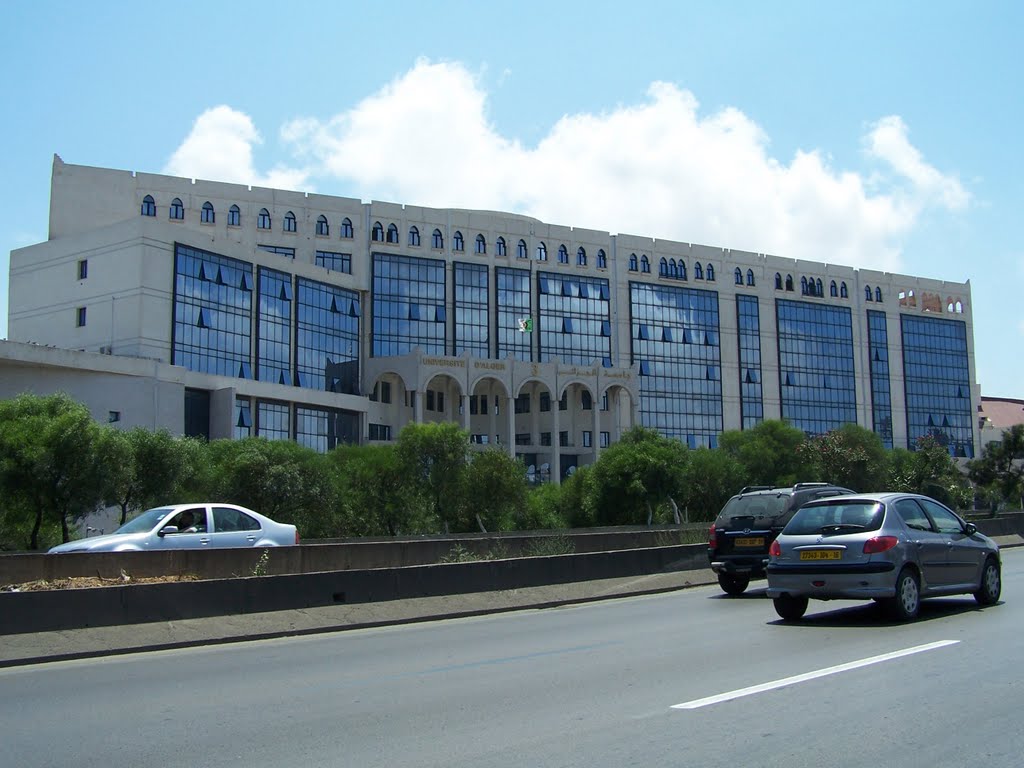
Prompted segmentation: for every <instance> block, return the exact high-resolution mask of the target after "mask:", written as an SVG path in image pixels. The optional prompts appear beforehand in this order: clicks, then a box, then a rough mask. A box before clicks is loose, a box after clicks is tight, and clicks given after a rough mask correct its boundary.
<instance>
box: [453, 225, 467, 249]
mask: <svg viewBox="0 0 1024 768" xmlns="http://www.w3.org/2000/svg"><path fill="white" fill-rule="evenodd" d="M452 250H453V251H464V250H466V241H465V240H463V239H462V233H461V232H459V230H455V234H454V235H452Z"/></svg>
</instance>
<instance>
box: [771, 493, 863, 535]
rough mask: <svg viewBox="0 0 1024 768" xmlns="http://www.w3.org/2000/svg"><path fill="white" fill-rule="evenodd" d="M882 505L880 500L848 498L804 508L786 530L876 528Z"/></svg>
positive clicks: (833, 531) (832, 531) (839, 531)
mask: <svg viewBox="0 0 1024 768" xmlns="http://www.w3.org/2000/svg"><path fill="white" fill-rule="evenodd" d="M882 516H883V507H882V505H881V504H879V503H878V502H877V501H865V500H861V501H849V502H836V503H832V504H813V505H810V506H805V507H801V508H800V509H799V510H798V511H797V513H796V514H795V515H793V519H792V520H790V521H789V524H788V525H786V527H785V528H784V529H783V531H782V532H783V533H784V534H788V535H796V536H800V535H808V534H822V533H823V534H826V535H827V534H842V533H856V532H858V531H877V530H878V529H879V528H880V527H881V525H882Z"/></svg>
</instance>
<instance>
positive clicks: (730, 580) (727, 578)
mask: <svg viewBox="0 0 1024 768" xmlns="http://www.w3.org/2000/svg"><path fill="white" fill-rule="evenodd" d="M749 584H750V578H749V577H747V576H733V575H732V574H729V573H720V574H718V586H720V587H721V588H722V591H723V592H725V594H727V595H732V596H734V597H735V596H736V595H742V594H743V593H744V591H746V589H747V585H749Z"/></svg>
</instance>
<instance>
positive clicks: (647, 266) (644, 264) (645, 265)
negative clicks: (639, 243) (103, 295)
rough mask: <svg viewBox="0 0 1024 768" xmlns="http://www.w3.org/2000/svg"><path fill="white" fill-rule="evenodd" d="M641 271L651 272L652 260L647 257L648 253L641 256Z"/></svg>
mask: <svg viewBox="0 0 1024 768" xmlns="http://www.w3.org/2000/svg"><path fill="white" fill-rule="evenodd" d="M640 271H641V272H643V273H644V274H650V271H651V262H650V260H649V259H648V258H647V256H646V254H644V255H642V256H641V257H640Z"/></svg>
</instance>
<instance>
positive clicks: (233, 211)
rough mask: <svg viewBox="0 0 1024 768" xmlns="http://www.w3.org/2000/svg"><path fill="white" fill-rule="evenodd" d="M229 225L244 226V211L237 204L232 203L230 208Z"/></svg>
mask: <svg viewBox="0 0 1024 768" xmlns="http://www.w3.org/2000/svg"><path fill="white" fill-rule="evenodd" d="M228 226H229V227H240V226H242V211H241V209H240V208H239V207H238V206H237V205H232V206H231V207H230V208H228Z"/></svg>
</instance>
